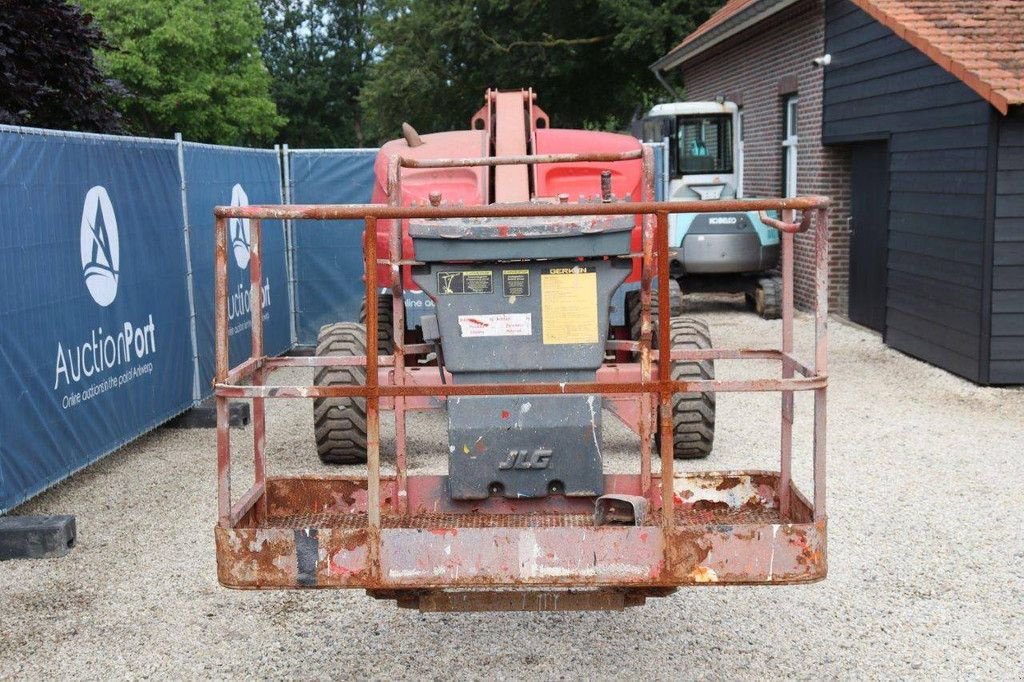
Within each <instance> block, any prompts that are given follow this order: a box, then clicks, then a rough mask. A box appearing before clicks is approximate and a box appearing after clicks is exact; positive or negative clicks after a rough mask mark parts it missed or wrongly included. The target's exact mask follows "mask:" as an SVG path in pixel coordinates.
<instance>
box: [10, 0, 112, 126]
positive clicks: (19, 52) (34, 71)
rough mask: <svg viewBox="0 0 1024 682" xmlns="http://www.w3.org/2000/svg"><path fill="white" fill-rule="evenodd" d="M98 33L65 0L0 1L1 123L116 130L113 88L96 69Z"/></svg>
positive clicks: (100, 43) (100, 41) (100, 40)
mask: <svg viewBox="0 0 1024 682" xmlns="http://www.w3.org/2000/svg"><path fill="white" fill-rule="evenodd" d="M104 45H105V43H104V41H103V34H102V33H101V32H100V31H99V29H98V28H97V27H96V25H95V24H94V23H93V21H92V17H91V16H89V15H88V14H84V13H83V12H82V9H81V8H80V7H78V6H77V5H69V4H68V3H67V2H64V0H38V1H37V2H32V3H24V2H16V1H15V0H0V123H9V124H14V125H27V126H37V127H42V128H61V129H64V130H68V129H71V130H85V131H91V132H118V131H119V130H120V116H119V115H118V113H117V111H116V110H115V109H114V107H113V105H112V104H111V102H110V99H111V96H112V95H113V94H114V92H115V91H116V89H117V84H116V83H108V82H106V81H105V80H104V79H103V75H102V74H101V73H100V70H99V69H98V68H97V66H96V64H95V62H94V59H93V50H95V49H97V48H100V47H103V46H104Z"/></svg>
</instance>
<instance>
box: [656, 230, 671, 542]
mask: <svg viewBox="0 0 1024 682" xmlns="http://www.w3.org/2000/svg"><path fill="white" fill-rule="evenodd" d="M657 225H658V230H657V239H658V242H657V245H656V248H655V260H656V261H657V264H658V389H659V390H658V415H659V419H658V424H657V428H658V431H659V435H660V439H661V524H662V526H663V527H664V528H666V529H669V528H672V526H673V525H674V521H675V509H674V503H673V491H674V487H675V486H674V485H673V482H672V478H673V465H674V460H673V438H672V386H671V381H672V360H671V355H672V343H671V341H670V339H671V329H670V327H671V320H672V315H671V310H670V305H671V302H670V301H669V297H668V280H669V266H668V213H665V212H664V211H659V212H658V213H657Z"/></svg>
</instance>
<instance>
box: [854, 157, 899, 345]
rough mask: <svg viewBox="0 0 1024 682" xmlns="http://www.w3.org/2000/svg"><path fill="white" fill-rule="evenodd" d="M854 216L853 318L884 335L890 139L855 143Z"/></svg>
mask: <svg viewBox="0 0 1024 682" xmlns="http://www.w3.org/2000/svg"><path fill="white" fill-rule="evenodd" d="M850 216H851V217H850V319H851V320H853V321H854V322H856V323H857V324H862V325H864V326H865V327H869V328H871V329H874V330H876V331H879V332H882V333H883V335H884V333H885V307H886V294H885V292H886V266H887V260H888V253H889V248H888V245H889V145H888V143H887V142H863V143H859V144H855V145H852V147H851V154H850Z"/></svg>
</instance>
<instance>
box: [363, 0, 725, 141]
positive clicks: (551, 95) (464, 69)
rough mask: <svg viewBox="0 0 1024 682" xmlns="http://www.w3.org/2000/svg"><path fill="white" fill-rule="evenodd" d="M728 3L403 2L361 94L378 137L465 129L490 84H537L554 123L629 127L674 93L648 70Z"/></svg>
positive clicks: (387, 8)
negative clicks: (410, 128)
mask: <svg viewBox="0 0 1024 682" xmlns="http://www.w3.org/2000/svg"><path fill="white" fill-rule="evenodd" d="M718 4H720V3H719V2H718V1H716V0H450V1H449V2H444V3H439V2H432V1H431V0H406V1H404V2H398V1H396V0H391V1H390V2H385V3H383V4H382V6H381V8H380V11H379V12H378V13H377V15H376V19H375V21H374V24H373V31H374V35H375V37H376V38H377V41H378V43H379V55H380V57H379V59H378V60H377V61H376V62H375V63H374V64H373V66H372V67H371V69H370V77H369V80H368V81H367V83H366V84H365V86H364V87H363V90H362V94H361V96H360V101H361V103H362V106H363V111H364V119H365V121H366V124H367V129H368V131H369V132H370V135H369V136H370V137H372V138H375V139H377V140H383V139H388V138H391V137H394V136H395V135H396V134H397V133H398V129H399V126H400V125H401V122H402V121H404V120H405V121H409V122H410V123H412V124H413V125H415V126H416V127H417V128H418V129H419V130H421V131H424V132H428V131H435V130H446V129H456V128H464V127H465V126H466V124H467V122H468V118H469V116H470V115H471V114H472V113H473V112H474V111H475V110H476V109H477V108H478V107H479V106H480V105H482V103H483V100H482V96H483V94H484V91H485V90H486V89H487V88H488V87H496V88H500V89H511V88H519V87H533V88H534V90H535V91H537V92H538V94H539V103H540V105H541V107H543V108H544V110H545V111H547V112H548V113H549V114H550V115H551V118H552V125H555V126H559V127H572V128H601V129H621V128H624V127H625V126H626V125H627V124H628V122H629V121H630V119H631V118H632V117H633V116H634V115H636V114H638V113H640V112H641V111H642V110H643V109H645V108H646V107H647V106H649V105H650V104H651V103H653V102H654V101H655V100H656V99H658V98H662V99H663V98H664V97H665V95H663V94H661V92H662V91H661V88H660V86H659V85H658V83H657V81H656V79H655V78H654V76H653V75H652V74H651V72H650V71H649V70H648V66H649V65H650V64H651V63H652V62H654V61H655V60H656V59H658V58H659V57H661V56H662V55H664V54H665V53H666V52H667V51H668V50H669V49H671V48H672V47H673V46H674V45H676V44H677V43H678V42H679V41H681V40H682V38H683V37H684V36H685V35H686V34H687V33H689V32H690V31H692V30H693V29H694V28H695V27H696V26H697V25H698V24H699V23H700V22H701V21H703V20H704V19H706V18H707V17H708V16H709V14H710V12H711V11H713V10H714V9H715V8H716V7H717V5H718Z"/></svg>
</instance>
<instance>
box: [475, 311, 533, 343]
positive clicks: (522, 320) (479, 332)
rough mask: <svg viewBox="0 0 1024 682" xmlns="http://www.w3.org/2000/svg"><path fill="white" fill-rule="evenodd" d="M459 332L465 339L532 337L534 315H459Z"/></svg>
mask: <svg viewBox="0 0 1024 682" xmlns="http://www.w3.org/2000/svg"><path fill="white" fill-rule="evenodd" d="M459 330H460V331H461V335H462V338H464V339H466V338H471V337H474V336H530V335H532V334H533V315H532V314H530V313H501V314H498V315H459Z"/></svg>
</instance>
